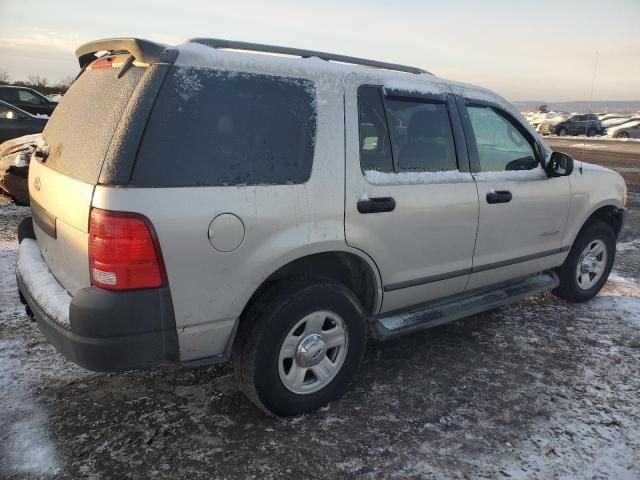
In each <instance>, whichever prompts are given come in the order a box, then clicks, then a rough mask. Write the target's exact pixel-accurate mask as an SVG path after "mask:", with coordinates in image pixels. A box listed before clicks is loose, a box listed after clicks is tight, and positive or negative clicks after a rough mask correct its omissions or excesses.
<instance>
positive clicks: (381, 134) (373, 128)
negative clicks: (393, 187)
mask: <svg viewBox="0 0 640 480" xmlns="http://www.w3.org/2000/svg"><path fill="white" fill-rule="evenodd" d="M385 115H386V114H385V111H384V105H383V103H382V95H381V92H380V89H379V88H378V87H369V86H363V87H360V88H359V89H358V124H359V125H358V127H359V132H360V165H361V167H362V170H363V171H365V172H366V171H376V172H385V173H387V172H393V158H392V157H391V140H390V138H389V130H388V129H387V119H386V116H385Z"/></svg>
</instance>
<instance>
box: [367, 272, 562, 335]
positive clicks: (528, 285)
mask: <svg viewBox="0 0 640 480" xmlns="http://www.w3.org/2000/svg"><path fill="white" fill-rule="evenodd" d="M559 283H560V280H559V279H558V275H557V274H556V273H555V272H544V273H540V274H537V275H535V276H533V277H528V278H525V279H523V280H518V281H516V282H510V283H506V284H502V285H500V286H498V287H495V286H494V287H492V288H491V289H481V290H475V291H473V292H467V293H463V294H460V295H455V296H453V297H451V298H449V299H447V300H445V301H439V302H437V303H435V304H434V303H433V302H431V303H430V304H428V305H424V306H422V307H418V308H413V309H411V310H405V311H404V312H395V313H394V312H391V313H390V314H387V315H386V316H381V317H377V318H376V319H374V320H373V323H372V324H371V327H372V329H371V330H372V332H371V333H372V335H373V337H374V338H377V339H379V340H386V339H388V338H393V337H399V336H401V335H406V334H408V333H412V332H416V331H419V330H425V329H427V328H432V327H436V326H438V325H442V324H443V323H447V322H452V321H454V320H459V319H461V318H464V317H468V316H470V315H476V314H478V313H481V312H484V311H486V310H491V309H493V308H497V307H501V306H503V305H507V304H509V303H514V302H517V301H519V300H522V299H524V298H526V297H529V296H531V295H536V294H538V293H542V292H546V291H549V290H552V289H554V288H555V287H557V286H558V284H559Z"/></svg>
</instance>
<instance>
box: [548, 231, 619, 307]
mask: <svg viewBox="0 0 640 480" xmlns="http://www.w3.org/2000/svg"><path fill="white" fill-rule="evenodd" d="M595 240H602V241H603V242H604V244H605V246H606V249H607V263H606V266H605V269H604V272H603V274H602V276H601V277H600V279H599V280H598V281H597V282H596V283H595V284H594V285H593V286H592V287H591V288H589V289H583V288H582V287H581V286H580V285H579V283H578V278H577V269H578V263H579V262H580V256H581V255H582V253H583V252H584V250H585V248H587V246H588V245H589V243H591V242H593V241H595ZM615 255H616V236H615V233H614V231H613V229H612V228H611V227H610V226H609V225H607V224H606V223H604V222H600V221H595V222H592V223H590V224H588V225H586V226H585V227H584V228H583V229H582V231H581V232H580V233H579V234H578V237H577V238H576V240H575V242H573V246H572V247H571V250H570V252H569V255H568V256H567V258H566V260H565V261H564V263H563V264H562V266H561V267H560V268H559V269H558V275H559V276H560V285H559V286H558V287H557V288H556V289H554V290H553V293H554V294H555V295H557V296H558V297H560V298H563V299H565V300H569V301H570V302H586V301H587V300H590V299H592V298H593V297H595V296H596V295H597V294H598V292H599V291H600V290H601V289H602V287H603V286H604V284H605V283H606V281H607V279H608V278H609V274H610V273H611V268H612V267H613V262H614V260H615Z"/></svg>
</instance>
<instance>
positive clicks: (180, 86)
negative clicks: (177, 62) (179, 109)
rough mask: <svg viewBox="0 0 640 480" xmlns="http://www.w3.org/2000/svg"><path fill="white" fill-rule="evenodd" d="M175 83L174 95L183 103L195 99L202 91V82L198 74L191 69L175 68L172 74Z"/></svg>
mask: <svg viewBox="0 0 640 480" xmlns="http://www.w3.org/2000/svg"><path fill="white" fill-rule="evenodd" d="M173 75H174V77H175V82H176V93H177V94H178V95H179V96H180V98H182V100H184V101H185V102H187V101H189V100H191V99H192V98H193V99H195V98H196V97H197V95H198V92H199V91H200V90H201V89H202V82H201V81H200V77H199V76H198V72H197V70H196V69H195V68H193V67H180V68H176V69H175V71H174V72H173Z"/></svg>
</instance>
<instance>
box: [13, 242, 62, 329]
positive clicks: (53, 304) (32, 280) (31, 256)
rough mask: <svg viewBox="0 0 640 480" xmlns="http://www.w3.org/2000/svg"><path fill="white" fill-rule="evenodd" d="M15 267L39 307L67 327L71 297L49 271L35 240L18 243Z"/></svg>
mask: <svg viewBox="0 0 640 480" xmlns="http://www.w3.org/2000/svg"><path fill="white" fill-rule="evenodd" d="M16 269H17V271H18V272H19V273H20V275H21V277H22V280H23V281H24V283H25V286H26V288H27V289H28V290H29V292H30V293H31V295H32V296H33V298H34V300H35V301H36V303H37V304H38V305H39V306H40V308H42V310H43V311H44V312H45V313H46V314H47V315H49V316H50V317H51V318H52V319H53V320H54V321H55V322H56V323H58V324H59V325H61V326H63V327H65V328H69V326H70V325H69V304H70V303H71V297H70V296H69V294H68V293H67V291H66V290H65V289H64V288H62V286H61V285H60V284H59V283H58V281H57V280H56V278H55V277H54V276H53V275H52V274H51V272H50V271H49V268H48V267H47V264H46V263H45V262H44V259H43V258H42V255H40V249H39V248H38V243H37V242H36V241H35V240H33V239H30V238H25V239H24V240H22V243H20V246H19V247H18V261H17V263H16Z"/></svg>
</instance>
